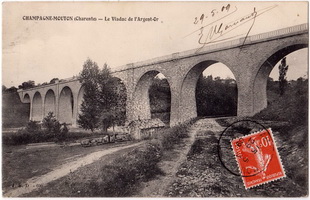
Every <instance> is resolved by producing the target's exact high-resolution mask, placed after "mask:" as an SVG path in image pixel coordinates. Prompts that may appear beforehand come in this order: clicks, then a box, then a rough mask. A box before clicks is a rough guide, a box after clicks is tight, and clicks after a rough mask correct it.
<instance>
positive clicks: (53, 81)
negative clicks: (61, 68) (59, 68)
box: [50, 78, 59, 83]
mask: <svg viewBox="0 0 310 200" xmlns="http://www.w3.org/2000/svg"><path fill="white" fill-rule="evenodd" d="M56 81H59V78H53V79H52V80H50V83H56Z"/></svg>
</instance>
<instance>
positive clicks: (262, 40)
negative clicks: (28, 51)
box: [18, 24, 308, 126]
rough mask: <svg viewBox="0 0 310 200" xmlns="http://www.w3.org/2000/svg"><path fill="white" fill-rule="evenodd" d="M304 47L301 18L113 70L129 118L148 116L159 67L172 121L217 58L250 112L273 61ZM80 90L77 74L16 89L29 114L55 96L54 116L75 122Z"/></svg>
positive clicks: (191, 113) (186, 110)
mask: <svg viewBox="0 0 310 200" xmlns="http://www.w3.org/2000/svg"><path fill="white" fill-rule="evenodd" d="M306 47H308V24H301V25H297V26H293V27H288V28H284V29H280V30H275V31H271V32H267V33H262V34H258V35H253V36H248V37H246V38H244V37H242V38H239V39H235V40H231V41H227V42H222V43H218V44H213V45H207V46H205V47H203V48H201V49H200V51H198V52H197V50H196V49H194V50H189V51H185V52H179V53H174V54H172V55H167V56H163V57H159V58H154V59H150V60H146V61H142V62H137V63H130V64H127V65H125V66H122V67H121V69H120V70H118V71H114V72H112V73H113V76H115V77H117V78H119V79H121V80H122V82H123V83H124V85H125V87H126V91H127V102H126V118H127V121H128V122H130V121H132V120H135V119H137V118H138V117H140V118H141V119H143V118H150V105H149V96H148V88H149V86H150V84H151V80H152V79H153V78H154V76H156V75H157V74H158V73H162V74H163V75H164V76H165V77H166V78H167V81H168V83H169V85H170V91H171V113H170V125H171V126H174V125H176V124H178V123H181V122H184V121H186V120H189V119H190V118H193V117H196V116H197V112H196V101H195V87H196V83H197V80H198V77H199V75H200V74H201V72H202V71H203V70H204V69H206V68H207V67H208V66H210V65H211V64H214V63H216V62H221V63H223V64H225V65H226V66H227V67H228V68H229V69H230V70H231V71H232V73H233V74H234V76H235V79H236V83H237V87H238V108H237V115H238V116H252V115H254V114H255V113H257V112H259V111H261V110H262V109H264V108H265V107H266V106H267V96H266V83H267V78H268V76H269V74H270V72H271V70H272V68H273V66H274V65H275V64H276V63H277V62H278V61H279V60H280V59H282V58H283V57H284V56H286V55H287V54H289V53H291V52H293V51H296V50H298V49H301V48H306ZM65 88H67V89H65ZM50 89H52V90H53V91H54V94H55V101H53V100H52V97H51V96H52V95H51V92H48V90H50ZM83 91H84V90H83V89H82V86H81V84H80V83H79V80H78V77H74V78H70V79H66V80H61V81H59V82H56V83H54V84H49V85H44V86H38V87H35V88H31V89H27V90H19V91H18V92H19V95H20V98H21V100H22V102H23V103H29V101H30V107H31V114H30V119H33V120H38V121H40V120H42V117H43V114H45V111H46V109H47V110H48V109H50V110H52V108H53V106H52V105H53V103H52V102H55V103H54V104H55V113H56V117H57V118H58V119H59V120H60V121H64V122H66V123H69V124H71V125H72V126H77V123H76V120H77V117H78V112H79V108H80V104H81V102H82V100H81V99H82V94H83ZM26 95H28V96H27V98H26ZM47 95H49V96H48V97H47ZM28 97H29V98H28ZM29 99H30V100H29ZM43 101H44V102H43ZM43 105H44V106H45V107H44V108H45V110H44V111H43V108H42V106H43ZM43 112H44V113H43Z"/></svg>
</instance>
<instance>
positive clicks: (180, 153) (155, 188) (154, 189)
mask: <svg viewBox="0 0 310 200" xmlns="http://www.w3.org/2000/svg"><path fill="white" fill-rule="evenodd" d="M205 130H211V131H221V130H223V127H221V126H220V125H219V124H218V123H217V122H216V121H215V119H201V120H198V121H197V122H196V123H195V124H193V125H192V127H190V130H189V135H190V137H189V138H186V139H184V140H183V142H182V143H181V144H179V145H177V146H176V148H175V150H174V152H173V153H172V155H170V156H169V157H171V159H168V160H166V159H163V161H161V162H160V163H159V167H160V168H161V170H162V171H163V172H164V174H165V175H164V176H159V177H158V178H157V179H154V180H151V181H148V182H147V183H144V184H143V186H142V187H143V189H142V190H141V191H140V192H139V194H137V195H135V196H139V197H163V196H164V195H165V193H166V190H167V188H168V187H169V185H171V183H172V182H173V180H174V179H175V175H176V172H177V171H178V169H179V167H180V165H181V164H182V163H183V162H184V161H185V160H186V156H187V154H188V152H189V151H190V149H191V146H192V144H193V142H194V141H195V137H196V135H197V134H199V132H200V131H205Z"/></svg>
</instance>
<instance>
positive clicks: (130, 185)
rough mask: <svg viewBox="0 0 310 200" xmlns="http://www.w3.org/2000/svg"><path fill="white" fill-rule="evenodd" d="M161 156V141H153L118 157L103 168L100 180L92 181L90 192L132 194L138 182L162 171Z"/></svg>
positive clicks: (118, 194)
mask: <svg viewBox="0 0 310 200" xmlns="http://www.w3.org/2000/svg"><path fill="white" fill-rule="evenodd" d="M161 156H162V148H161V146H160V143H158V142H156V141H151V142H148V143H146V144H145V145H144V146H142V147H140V148H137V149H134V150H133V151H131V152H129V153H128V154H125V155H122V156H121V157H118V158H117V159H115V160H114V161H113V162H112V163H111V164H109V165H107V166H104V168H102V171H101V173H100V175H99V176H100V177H101V178H100V179H99V180H100V181H99V182H98V180H94V181H92V182H91V183H90V190H91V192H90V194H92V195H94V196H101V197H102V196H104V197H121V196H128V195H130V194H131V193H132V192H133V191H134V190H135V189H134V187H136V185H135V184H136V183H138V182H141V181H146V180H148V179H150V178H152V177H154V176H155V175H157V174H161V173H162V172H161V170H160V168H159V167H158V165H157V163H158V162H159V161H160V159H161Z"/></svg>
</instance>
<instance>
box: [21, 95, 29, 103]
mask: <svg viewBox="0 0 310 200" xmlns="http://www.w3.org/2000/svg"><path fill="white" fill-rule="evenodd" d="M23 103H31V101H30V96H29V94H25V95H24V99H23Z"/></svg>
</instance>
